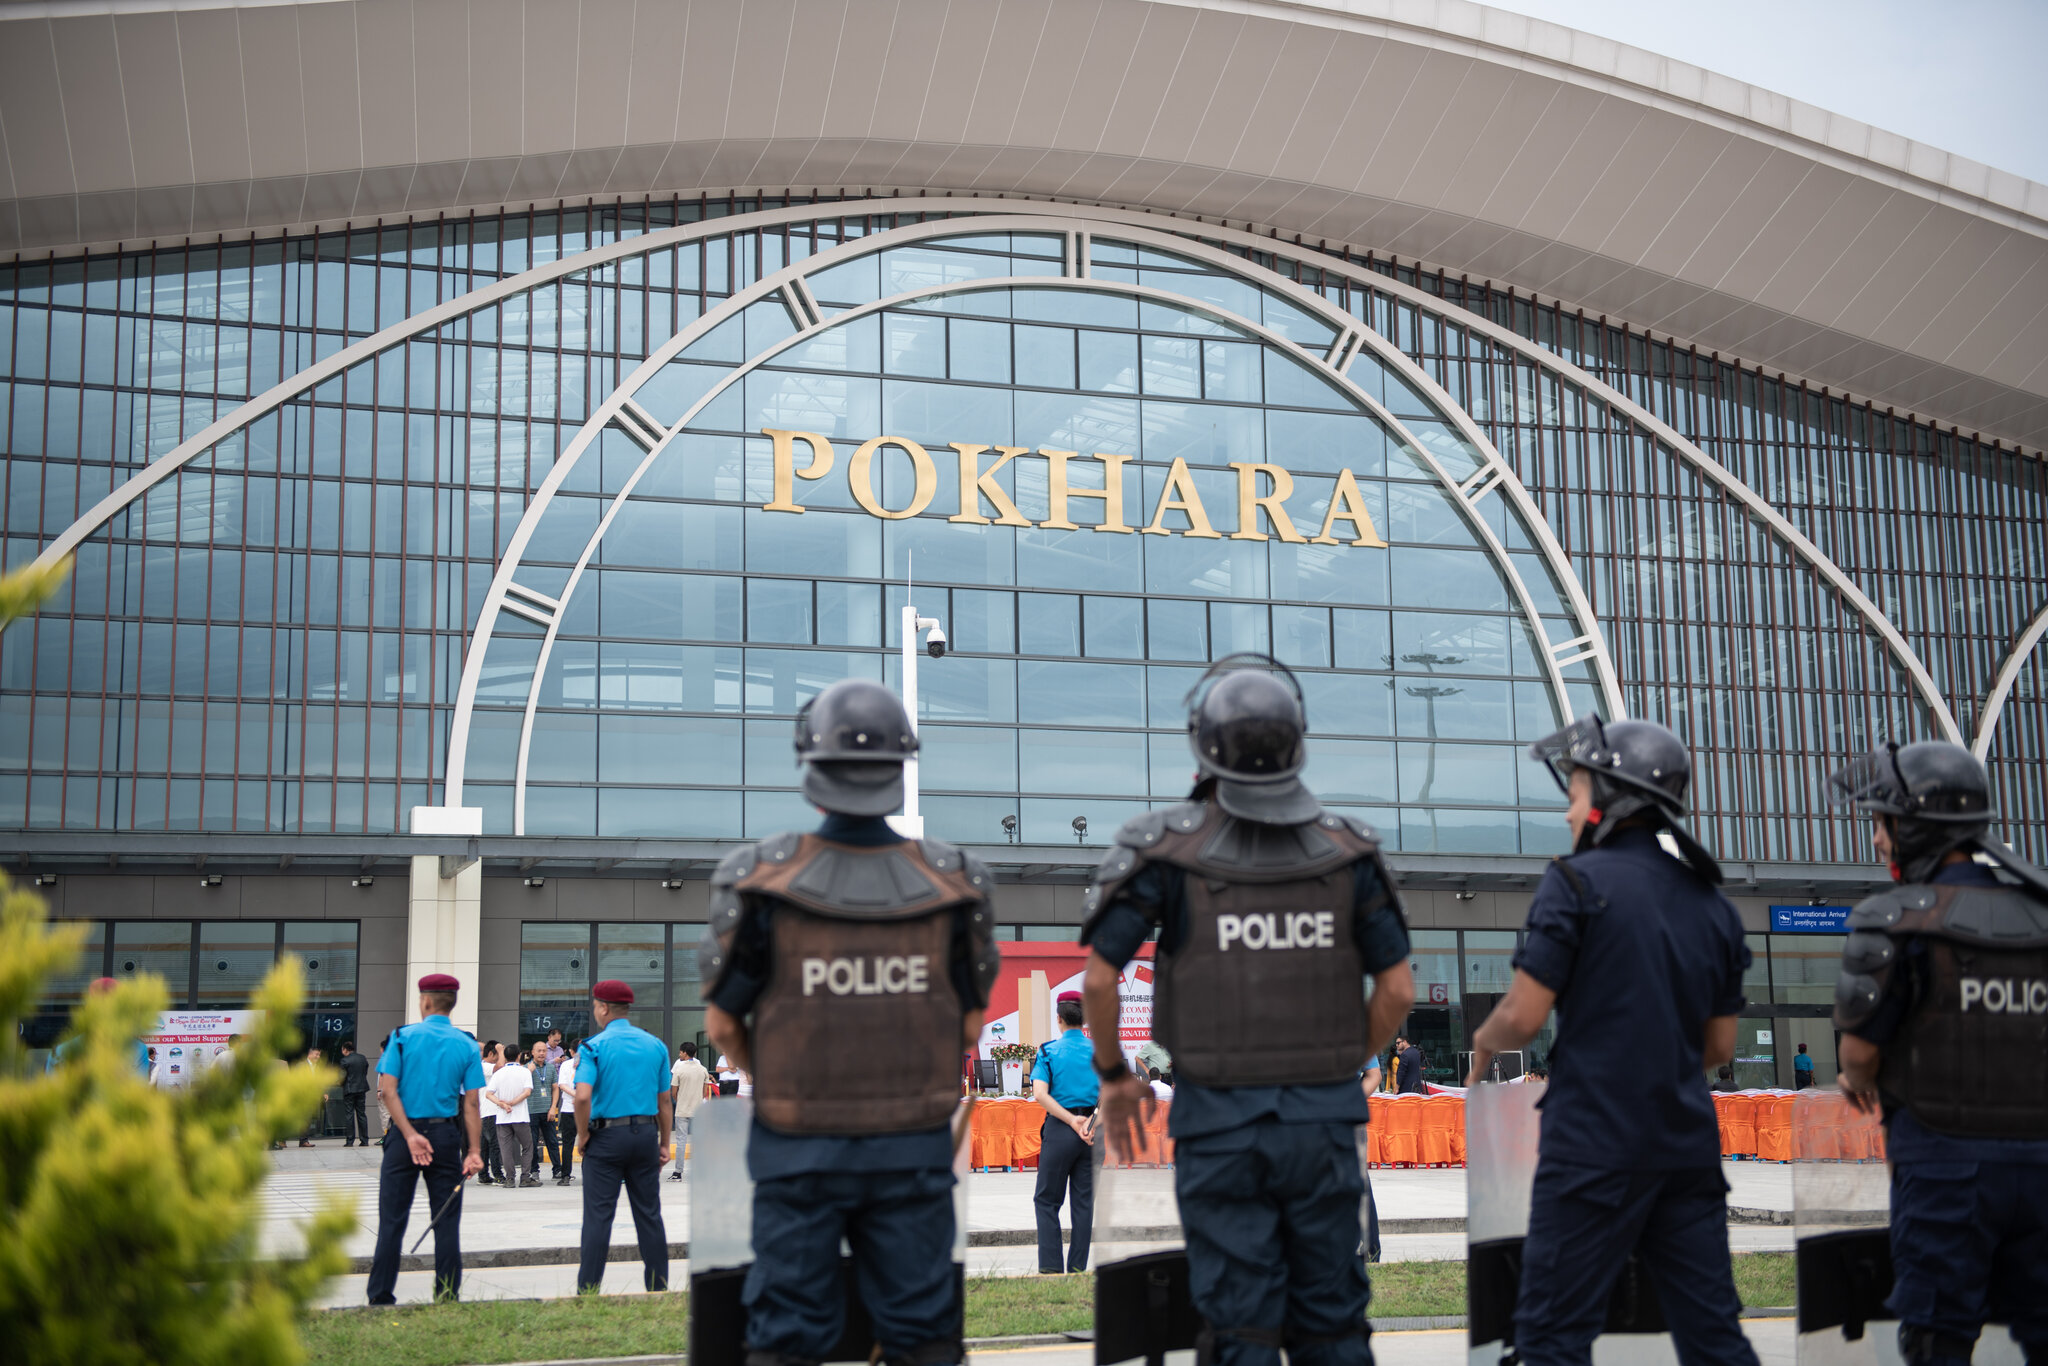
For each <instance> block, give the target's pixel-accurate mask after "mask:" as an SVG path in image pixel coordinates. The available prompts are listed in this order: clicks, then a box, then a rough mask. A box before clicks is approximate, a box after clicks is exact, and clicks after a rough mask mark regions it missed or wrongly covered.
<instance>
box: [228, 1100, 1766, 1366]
mask: <svg viewBox="0 0 2048 1366" xmlns="http://www.w3.org/2000/svg"><path fill="white" fill-rule="evenodd" d="M381 1160H382V1152H381V1150H380V1149H377V1148H374V1147H372V1148H343V1147H342V1146H341V1145H340V1144H339V1143H336V1142H333V1141H331V1140H330V1141H327V1142H323V1143H320V1144H318V1145H316V1146H315V1147H313V1148H309V1149H302V1148H288V1149H285V1150H284V1151H283V1152H280V1153H278V1154H276V1155H275V1171H274V1173H273V1175H272V1176H271V1178H270V1179H269V1180H268V1181H267V1182H266V1183H265V1185H264V1188H263V1193H262V1202H263V1228H262V1240H263V1242H262V1245H263V1246H264V1247H265V1248H266V1249H268V1250H270V1251H273V1252H278V1253H285V1252H289V1251H291V1250H293V1249H295V1248H297V1247H298V1246H299V1232H298V1229H299V1226H300V1225H301V1224H302V1223H303V1222H304V1221H305V1220H306V1219H307V1218H308V1217H309V1216H310V1215H311V1214H312V1213H313V1211H314V1210H315V1209H316V1208H317V1207H318V1206H319V1204H320V1202H321V1201H322V1200H323V1199H325V1198H329V1197H330V1196H338V1197H340V1198H341V1199H343V1200H345V1201H347V1202H348V1203H349V1204H350V1205H351V1207H352V1208H353V1209H354V1211H355V1216H356V1227H355V1231H354V1233H353V1234H352V1235H351V1236H350V1238H349V1239H348V1242H347V1245H346V1250H347V1252H348V1253H349V1255H350V1256H351V1257H353V1258H361V1259H367V1258H368V1257H369V1256H370V1254H371V1252H372V1251H374V1250H375V1246H376V1236H377V1168H378V1165H379V1163H380V1161H381ZM543 1165H545V1163H543ZM1723 1171H1724V1172H1725V1173H1726V1174H1727V1176H1728V1181H1729V1185H1730V1187H1731V1190H1730V1193H1729V1197H1728V1203H1729V1206H1730V1207H1731V1208H1732V1209H1737V1210H1749V1211H1768V1212H1772V1213H1774V1214H1776V1215H1777V1216H1779V1217H1783V1216H1784V1215H1786V1214H1788V1213H1789V1211H1790V1209H1791V1206H1792V1179H1791V1169H1790V1168H1789V1167H1785V1166H1779V1165H1773V1164H1766V1163H1759V1162H1727V1163H1724V1164H1723ZM1141 1175H1145V1176H1148V1177H1150V1180H1151V1183H1152V1184H1156V1185H1161V1186H1163V1185H1164V1184H1166V1183H1167V1182H1168V1181H1169V1180H1170V1178H1169V1177H1168V1175H1167V1173H1165V1172H1160V1173H1157V1174H1150V1173H1141ZM543 1179H544V1180H545V1178H543ZM1035 1179H1036V1178H1035V1176H1034V1174H1033V1173H1031V1172H1000V1171H999V1172H976V1173H974V1174H973V1175H971V1176H970V1177H969V1178H968V1183H969V1184H968V1229H969V1235H970V1240H971V1242H972V1244H973V1245H972V1246H970V1247H969V1249H968V1259H967V1269H968V1272H969V1274H971V1275H998V1276H1009V1275H1030V1274H1033V1273H1035V1272H1036V1270H1037V1267H1038V1254H1037V1249H1036V1246H1035V1243H1034V1234H1033V1232H1032V1230H1033V1229H1034V1228H1035V1226H1036V1221H1035V1219H1034V1215H1033V1210H1032V1205H1031V1195H1032V1190H1033V1187H1034V1184H1035ZM579 1181H580V1178H579ZM1372 1183H1373V1195H1374V1198H1375V1200H1376V1201H1377V1202H1378V1205H1379V1212H1380V1219H1381V1221H1382V1228H1383V1230H1384V1233H1383V1237H1382V1240H1381V1241H1382V1244H1383V1255H1384V1257H1385V1259H1386V1260H1388V1261H1446V1260H1462V1259H1463V1257H1464V1255H1465V1234H1464V1230H1463V1221H1464V1217H1465V1173H1464V1171H1463V1170H1462V1169H1459V1168H1425V1169H1420V1170H1417V1169H1410V1168H1401V1169H1376V1170H1375V1171H1374V1172H1373V1173H1372ZM661 1193H662V1216H663V1222H664V1224H665V1226H666V1230H667V1233H668V1238H669V1241H670V1242H671V1243H672V1244H683V1243H686V1242H687V1241H688V1240H689V1236H690V1218H689V1210H690V1198H689V1183H688V1182H683V1181H668V1180H665V1179H664V1180H663V1182H662V1183H661ZM431 1217H432V1216H431V1213H430V1212H429V1210H428V1209H427V1199H426V1188H425V1186H424V1184H422V1185H421V1187H420V1188H419V1192H418V1194H417V1195H416V1196H415V1197H414V1203H413V1213H412V1218H411V1222H410V1225H409V1229H408V1232H407V1235H406V1246H407V1247H410V1246H411V1245H412V1243H413V1241H414V1240H415V1239H416V1238H418V1236H419V1234H420V1232H421V1231H422V1230H424V1229H425V1228H426V1226H427V1221H428V1220H429V1219H430V1218H431ZM1131 1222H1139V1220H1136V1219H1134V1220H1132V1221H1131ZM1142 1222H1153V1221H1152V1220H1150V1219H1145V1220H1143V1221H1142ZM1404 1226H1405V1227H1404ZM582 1228H583V1191H582V1187H581V1185H580V1184H578V1185H574V1186H569V1187H562V1186H556V1185H553V1184H551V1183H550V1184H543V1185H541V1186H540V1187H538V1188H520V1189H507V1188H505V1187H502V1186H484V1185H479V1184H477V1183H476V1182H474V1181H472V1182H471V1183H470V1185H469V1189H468V1190H467V1191H466V1192H465V1193H464V1195H463V1212H462V1246H463V1251H464V1253H465V1254H466V1255H468V1256H470V1257H472V1258H477V1257H478V1256H479V1254H491V1257H490V1259H491V1260H500V1261H503V1260H512V1259H516V1258H517V1257H519V1256H520V1255H521V1254H523V1253H528V1252H533V1251H541V1252H542V1253H543V1255H544V1260H545V1261H546V1262H547V1263H548V1264H546V1265H534V1266H523V1265H520V1266H514V1265H496V1266H472V1267H471V1268H470V1269H469V1270H467V1271H466V1272H465V1273H464V1286H463V1291H464V1294H465V1296H466V1297H468V1298H471V1299H478V1298H520V1299H524V1298H535V1297H553V1296H557V1295H567V1294H571V1293H573V1292H574V1289H575V1273H576V1269H575V1265H574V1253H573V1252H571V1251H569V1249H573V1248H575V1247H576V1246H577V1245H578V1243H579V1242H580V1240H581V1237H582ZM634 1242H635V1240H634V1234H633V1221H632V1217H631V1215H630V1214H629V1213H628V1212H627V1210H626V1207H625V1202H624V1201H623V1200H621V1202H620V1206H619V1212H618V1216H617V1218H616V1219H615V1221H614V1223H613V1225H612V1230H611V1243H612V1246H613V1247H614V1249H631V1248H632V1247H633V1246H634ZM432 1244H433V1240H432V1239H431V1238H429V1239H428V1240H427V1243H426V1245H425V1246H423V1247H422V1248H421V1249H420V1253H421V1256H422V1258H426V1257H430V1256H431V1254H432V1252H433V1246H432ZM1729 1245H1730V1246H1731V1247H1732V1248H1733V1249H1734V1250H1735V1251H1737V1252H1762V1251H1788V1250H1790V1248H1791V1246H1792V1230H1791V1228H1790V1227H1789V1225H1788V1224H1783V1223H1780V1224H1768V1223H1735V1224H1733V1225H1731V1227H1730V1229H1729ZM1117 1250H1118V1249H1117V1248H1115V1247H1114V1246H1112V1247H1108V1248H1103V1247H1101V1246H1100V1245H1098V1252H1099V1253H1101V1252H1108V1253H1115V1252H1116V1251H1117ZM1097 1260H1100V1256H1099V1255H1098V1258H1097ZM363 1265H364V1267H365V1269H367V1261H366V1260H365V1262H364V1263H363ZM688 1274H689V1269H688V1263H687V1262H685V1261H683V1260H681V1259H677V1260H676V1261H675V1262H674V1264H673V1265H672V1267H671V1269H670V1275H671V1279H672V1281H673V1282H676V1283H680V1282H681V1281H682V1280H683V1279H684V1278H685V1277H687V1275H688ZM366 1279H367V1278H366V1277H365V1276H364V1275H363V1274H361V1273H358V1274H354V1275H349V1276H343V1277H341V1278H340V1279H339V1280H337V1281H336V1282H335V1283H334V1284H333V1285H332V1286H331V1287H330V1290H329V1293H328V1294H327V1296H325V1297H324V1300H325V1302H326V1303H328V1304H333V1305H346V1304H361V1303H362V1302H363V1295H364V1284H365V1281H366ZM431 1281H432V1277H431V1274H430V1273H429V1272H427V1271H425V1270H420V1271H407V1272H402V1273H401V1274H400V1276H399V1285H398V1296H399V1299H400V1300H401V1301H402V1302H407V1303H410V1302H414V1301H423V1300H425V1299H427V1298H428V1296H429V1295H430V1293H431V1289H432V1286H431ZM639 1288H640V1267H639V1263H638V1261H637V1260H625V1261H614V1262H612V1263H611V1264H610V1266H609V1267H608V1268H607V1271H606V1276H605V1289H606V1290H607V1291H609V1292H615V1293H630V1292H634V1291H637V1290H638V1289H639ZM1019 1366H1040V1363H1038V1362H1037V1361H1036V1359H1034V1360H1033V1361H1031V1362H1029V1363H1026V1362H1021V1361H1020V1363H1019ZM1044 1366H1058V1363H1054V1362H1049V1361H1048V1362H1046V1363H1044Z"/></svg>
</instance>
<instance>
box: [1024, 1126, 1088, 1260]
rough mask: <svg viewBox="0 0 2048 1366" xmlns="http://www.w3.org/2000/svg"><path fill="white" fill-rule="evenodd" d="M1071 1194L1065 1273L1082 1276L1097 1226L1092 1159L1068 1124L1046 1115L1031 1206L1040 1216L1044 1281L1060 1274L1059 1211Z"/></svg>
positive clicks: (1039, 1226) (1040, 1242) (1041, 1129)
mask: <svg viewBox="0 0 2048 1366" xmlns="http://www.w3.org/2000/svg"><path fill="white" fill-rule="evenodd" d="M1069 1190H1072V1191H1073V1194H1074V1199H1073V1218H1074V1232H1073V1237H1072V1240H1071V1241H1070V1242H1069V1243H1068V1244H1067V1256H1066V1268H1067V1270H1069V1271H1086V1270H1087V1269H1088V1235H1089V1233H1090V1232H1091V1231H1092V1230H1093V1228H1094V1224H1095V1154H1094V1151H1093V1150H1092V1149H1090V1148H1089V1146H1088V1145H1087V1144H1086V1143H1083V1142H1082V1141H1081V1135H1079V1134H1077V1133H1075V1132H1074V1127H1073V1126H1072V1125H1071V1124H1068V1123H1066V1122H1064V1121H1062V1120H1058V1119H1054V1118H1053V1117H1052V1116H1051V1115H1047V1116H1046V1117H1045V1123H1044V1125H1043V1126H1041V1127H1040V1129H1039V1131H1038V1188H1037V1190H1036V1191H1035V1192H1034V1193H1033V1194H1032V1196H1031V1203H1032V1205H1033V1206H1034V1207H1035V1208H1036V1209H1037V1211H1038V1269H1039V1270H1040V1271H1041V1272H1043V1273H1044V1274H1046V1275H1048V1276H1053V1275H1057V1274H1059V1270H1060V1206H1061V1205H1063V1204H1065V1203H1066V1202H1067V1192H1068V1191H1069Z"/></svg>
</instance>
